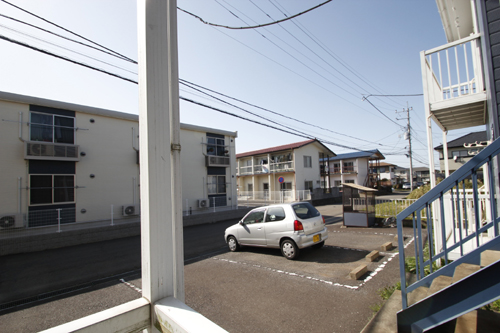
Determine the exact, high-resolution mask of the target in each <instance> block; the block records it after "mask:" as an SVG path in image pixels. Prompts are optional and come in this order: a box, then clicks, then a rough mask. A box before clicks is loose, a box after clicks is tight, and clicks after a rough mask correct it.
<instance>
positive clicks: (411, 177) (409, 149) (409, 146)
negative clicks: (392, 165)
mask: <svg viewBox="0 0 500 333" xmlns="http://www.w3.org/2000/svg"><path fill="white" fill-rule="evenodd" d="M411 110H413V108H410V107H408V102H406V119H407V121H408V127H407V129H406V132H405V136H406V137H405V139H406V138H407V139H408V157H409V158H410V188H411V190H413V157H412V150H411V126H410V111H411ZM402 112H405V109H403V111H402ZM396 113H401V112H398V111H396ZM396 119H397V118H396ZM401 119H404V118H401ZM401 119H397V120H401Z"/></svg>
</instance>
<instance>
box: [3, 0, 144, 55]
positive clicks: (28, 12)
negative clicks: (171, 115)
mask: <svg viewBox="0 0 500 333" xmlns="http://www.w3.org/2000/svg"><path fill="white" fill-rule="evenodd" d="M0 1H2V2H5V3H6V4H8V5H10V6H12V7H14V8H17V9H19V10H21V11H23V12H25V13H27V14H29V15H32V16H34V17H36V18H38V19H40V20H42V21H44V22H47V23H49V24H51V25H53V26H55V27H57V28H59V29H62V30H64V31H66V32H68V33H70V34H72V35H75V36H77V37H79V38H81V39H83V40H86V41H87V42H90V43H92V44H94V45H97V46H99V47H102V48H103V49H105V50H107V51H110V52H112V53H114V54H116V55H117V56H119V57H120V58H122V59H123V60H126V61H130V62H134V61H135V60H133V59H130V58H129V57H127V56H124V55H123V54H120V53H118V52H116V51H114V50H111V49H109V48H107V47H105V46H103V45H101V44H99V43H96V42H94V41H92V40H90V39H88V38H85V37H83V36H82V35H79V34H77V33H76V32H73V31H71V30H69V29H66V28H64V27H62V26H60V25H58V24H56V23H54V22H52V21H49V20H47V19H45V18H43V17H41V16H38V15H36V14H34V13H32V12H30V11H28V10H26V9H24V8H21V7H19V6H17V5H14V4H12V3H10V2H8V1H7V0H0ZM136 63H137V62H136Z"/></svg>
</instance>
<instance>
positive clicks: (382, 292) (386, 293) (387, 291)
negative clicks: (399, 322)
mask: <svg viewBox="0 0 500 333" xmlns="http://www.w3.org/2000/svg"><path fill="white" fill-rule="evenodd" d="M394 290H401V282H398V283H396V284H395V285H393V286H389V287H384V288H380V289H379V290H377V294H378V295H379V296H380V297H381V298H382V299H383V300H384V301H387V300H388V299H389V298H390V297H391V296H392V294H394Z"/></svg>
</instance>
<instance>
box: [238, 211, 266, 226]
mask: <svg viewBox="0 0 500 333" xmlns="http://www.w3.org/2000/svg"><path fill="white" fill-rule="evenodd" d="M262 221H264V211H263V210H259V211H256V212H252V213H250V214H248V215H247V216H246V217H245V219H244V220H243V223H245V224H252V223H261V222H262Z"/></svg>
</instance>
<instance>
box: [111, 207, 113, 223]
mask: <svg viewBox="0 0 500 333" xmlns="http://www.w3.org/2000/svg"><path fill="white" fill-rule="evenodd" d="M113 213H114V212H113V205H111V225H114V220H113Z"/></svg>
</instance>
